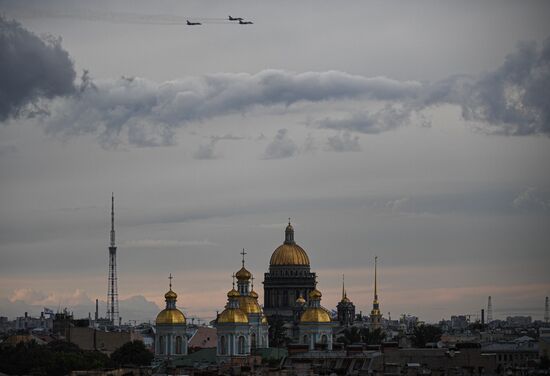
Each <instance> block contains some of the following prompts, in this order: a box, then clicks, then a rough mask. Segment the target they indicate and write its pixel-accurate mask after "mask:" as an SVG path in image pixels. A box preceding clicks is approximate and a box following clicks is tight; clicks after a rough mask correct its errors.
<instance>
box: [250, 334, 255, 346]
mask: <svg viewBox="0 0 550 376" xmlns="http://www.w3.org/2000/svg"><path fill="white" fill-rule="evenodd" d="M250 343H251V345H252V348H253V349H255V348H256V333H252V334H251V335H250Z"/></svg>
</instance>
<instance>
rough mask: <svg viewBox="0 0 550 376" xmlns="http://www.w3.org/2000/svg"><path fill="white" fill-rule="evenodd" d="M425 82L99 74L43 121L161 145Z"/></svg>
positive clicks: (399, 95) (405, 91)
mask: <svg viewBox="0 0 550 376" xmlns="http://www.w3.org/2000/svg"><path fill="white" fill-rule="evenodd" d="M420 88H421V85H420V83H418V82H412V81H411V82H400V81H396V80H391V79H388V78H384V77H375V78H366V77H361V76H353V75H350V74H347V73H343V72H335V71H329V72H306V73H292V72H286V71H280V70H265V71H261V72H259V73H257V74H253V75H252V74H246V73H240V74H230V73H223V74H213V75H207V76H201V77H188V78H184V79H179V80H174V81H169V82H165V83H162V84H158V83H155V82H152V81H149V80H146V79H143V78H138V77H136V78H133V79H131V80H129V79H126V78H120V79H116V80H95V81H93V85H92V84H90V85H88V86H86V87H84V89H83V90H82V91H81V92H80V93H79V95H75V96H72V97H70V98H63V99H57V100H54V101H52V103H51V104H50V106H49V114H48V116H45V117H43V120H44V123H45V126H46V130H47V131H48V132H50V133H53V134H57V135H60V136H62V137H70V136H76V135H81V134H96V135H97V136H98V139H99V141H100V142H101V143H102V144H103V145H107V146H111V145H116V144H117V143H118V142H120V139H121V138H123V137H126V138H127V139H128V142H130V143H131V144H136V145H138V146H163V145H168V144H170V143H171V140H172V137H173V129H174V128H176V127H180V126H183V125H185V124H187V123H189V122H196V121H202V120H205V119H209V118H212V117H215V116H222V115H226V114H231V113H242V112H245V111H247V110H250V109H252V108H253V107H255V106H276V105H284V106H289V105H292V104H294V103H297V102H300V101H309V102H321V101H329V100H344V99H352V98H365V99H374V100H402V99H404V98H407V97H410V96H414V95H417V92H418V90H419V89H420Z"/></svg>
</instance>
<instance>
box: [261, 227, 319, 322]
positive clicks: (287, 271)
mask: <svg viewBox="0 0 550 376" xmlns="http://www.w3.org/2000/svg"><path fill="white" fill-rule="evenodd" d="M314 289H315V273H312V272H311V271H310V264H309V257H308V255H307V253H306V251H305V250H304V249H303V248H302V247H300V246H299V245H298V244H296V241H295V240H294V228H293V227H292V225H291V224H290V220H289V222H288V226H287V227H286V230H285V240H284V242H283V244H281V245H280V246H279V247H277V249H275V251H274V252H273V254H272V255H271V259H270V261H269V272H267V273H265V275H264V312H265V314H266V316H267V317H268V318H269V319H270V318H272V317H274V316H277V317H280V318H282V319H283V320H285V321H287V322H290V321H292V319H293V311H294V308H295V302H296V301H297V300H298V299H299V298H300V297H302V299H308V298H309V293H310V292H311V291H313V290H314Z"/></svg>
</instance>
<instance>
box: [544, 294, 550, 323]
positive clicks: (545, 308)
mask: <svg viewBox="0 0 550 376" xmlns="http://www.w3.org/2000/svg"><path fill="white" fill-rule="evenodd" d="M548 321H550V314H549V313H548V297H546V299H545V300H544V322H545V323H547V324H548Z"/></svg>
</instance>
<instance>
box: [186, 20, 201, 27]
mask: <svg viewBox="0 0 550 376" xmlns="http://www.w3.org/2000/svg"><path fill="white" fill-rule="evenodd" d="M197 25H202V24H201V23H200V22H189V20H187V26H197Z"/></svg>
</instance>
